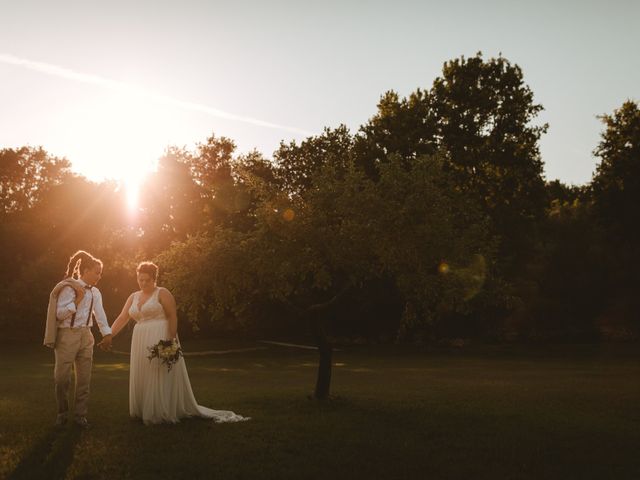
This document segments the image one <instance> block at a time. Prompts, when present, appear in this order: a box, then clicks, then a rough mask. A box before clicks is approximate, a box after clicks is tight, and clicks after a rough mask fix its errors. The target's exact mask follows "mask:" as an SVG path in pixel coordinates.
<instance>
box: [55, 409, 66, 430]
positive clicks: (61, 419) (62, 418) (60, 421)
mask: <svg viewBox="0 0 640 480" xmlns="http://www.w3.org/2000/svg"><path fill="white" fill-rule="evenodd" d="M66 423H67V414H66V412H65V413H59V414H58V416H57V417H56V423H55V426H56V427H62V426H63V425H66Z"/></svg>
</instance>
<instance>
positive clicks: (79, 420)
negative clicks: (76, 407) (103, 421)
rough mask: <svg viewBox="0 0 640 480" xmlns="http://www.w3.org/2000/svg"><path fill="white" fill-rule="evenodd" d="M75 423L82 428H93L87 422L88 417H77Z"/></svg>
mask: <svg viewBox="0 0 640 480" xmlns="http://www.w3.org/2000/svg"><path fill="white" fill-rule="evenodd" d="M74 421H75V424H76V425H78V426H79V427H80V428H89V427H90V426H91V425H89V422H88V421H87V417H82V416H79V415H76V418H75V420H74Z"/></svg>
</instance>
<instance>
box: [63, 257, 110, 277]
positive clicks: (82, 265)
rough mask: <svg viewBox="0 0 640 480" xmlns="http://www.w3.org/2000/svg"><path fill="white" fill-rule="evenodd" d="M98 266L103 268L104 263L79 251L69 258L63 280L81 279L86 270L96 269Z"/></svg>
mask: <svg viewBox="0 0 640 480" xmlns="http://www.w3.org/2000/svg"><path fill="white" fill-rule="evenodd" d="M96 265H100V266H102V261H101V260H98V259H97V258H95V257H94V256H93V255H91V254H90V253H89V252H85V251H84V250H78V251H77V252H76V253H74V254H73V255H71V257H69V263H68V264H67V271H66V272H64V277H63V278H69V277H71V278H76V279H77V278H80V276H81V275H82V274H83V273H84V272H85V271H86V270H90V269H92V268H95V266H96Z"/></svg>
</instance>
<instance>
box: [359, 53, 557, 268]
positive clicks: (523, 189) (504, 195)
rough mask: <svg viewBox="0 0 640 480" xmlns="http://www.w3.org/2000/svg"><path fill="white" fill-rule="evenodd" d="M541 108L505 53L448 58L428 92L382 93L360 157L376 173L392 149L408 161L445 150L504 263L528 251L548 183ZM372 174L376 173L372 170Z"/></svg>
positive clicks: (456, 183)
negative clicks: (485, 221) (485, 217)
mask: <svg viewBox="0 0 640 480" xmlns="http://www.w3.org/2000/svg"><path fill="white" fill-rule="evenodd" d="M541 109H542V106H541V105H538V104H536V103H535V102H534V100H533V93H532V91H531V89H530V88H529V87H528V86H527V85H526V84H525V83H524V80H523V74H522V70H521V69H520V68H519V67H518V66H517V65H513V64H511V62H509V61H508V60H507V59H505V58H503V57H498V58H491V59H489V60H485V59H484V58H483V57H482V55H481V54H480V53H478V54H477V55H476V56H474V57H471V58H464V57H462V58H459V59H455V60H451V61H449V62H446V63H445V64H444V66H443V71H442V75H441V76H440V77H438V78H436V79H435V80H434V82H433V85H432V87H431V89H429V90H420V89H418V90H416V91H415V92H414V93H412V94H411V95H410V96H409V97H408V98H400V97H399V96H398V95H397V93H395V92H388V93H386V94H385V95H384V96H383V97H382V99H381V101H380V103H379V105H378V112H377V114H376V115H375V116H374V117H373V118H372V119H371V120H370V121H369V122H368V123H367V124H366V125H364V126H363V127H362V128H361V130H360V133H359V136H358V139H357V142H356V143H357V150H358V161H359V163H360V164H362V165H363V166H364V168H365V170H366V171H368V172H375V171H376V170H377V168H378V165H380V164H381V163H384V162H385V161H386V159H388V158H389V154H392V153H395V154H398V155H400V157H401V158H402V159H403V161H404V163H405V164H410V163H411V162H412V161H413V160H414V159H415V158H417V157H418V156H419V155H421V154H431V153H433V152H435V151H440V152H444V154H445V156H446V161H445V168H446V169H447V170H448V171H449V172H450V173H451V181H452V185H451V188H459V189H463V190H465V191H466V192H468V193H469V194H470V195H473V196H474V198H475V199H476V201H477V202H478V204H479V205H480V206H481V207H482V209H483V210H484V211H485V212H486V213H487V214H488V215H489V216H490V218H491V219H492V223H493V228H494V230H495V232H496V233H497V234H498V235H499V236H500V237H501V239H502V248H501V254H500V259H501V264H502V265H503V267H512V266H514V265H517V264H518V262H519V259H518V256H519V257H520V259H522V258H526V257H527V256H529V255H530V250H531V247H532V241H531V240H532V239H533V238H534V236H533V235H532V234H533V233H534V232H535V227H536V225H537V222H538V221H539V220H540V219H541V218H543V215H544V208H545V188H544V181H543V165H542V161H541V159H540V154H539V149H538V141H539V139H540V136H541V135H542V134H543V133H544V132H545V130H546V126H545V125H536V124H535V123H534V120H535V118H536V116H537V114H538V113H539V112H540V110H541ZM374 176H375V174H374Z"/></svg>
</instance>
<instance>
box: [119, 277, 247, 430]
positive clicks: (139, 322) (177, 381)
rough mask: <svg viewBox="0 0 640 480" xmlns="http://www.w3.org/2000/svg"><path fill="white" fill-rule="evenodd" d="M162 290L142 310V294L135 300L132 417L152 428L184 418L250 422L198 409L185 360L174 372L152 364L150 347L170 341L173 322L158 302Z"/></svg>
mask: <svg viewBox="0 0 640 480" xmlns="http://www.w3.org/2000/svg"><path fill="white" fill-rule="evenodd" d="M159 291H160V290H159V288H157V287H156V289H155V291H154V292H153V293H152V294H151V297H150V298H149V299H148V300H147V301H146V302H145V303H144V304H142V305H141V306H140V305H139V303H138V302H139V301H140V292H136V293H135V294H134V296H133V304H132V305H131V308H130V309H129V315H130V316H131V318H133V319H134V320H135V321H136V325H135V327H134V329H133V336H132V338H131V368H130V373H129V414H130V415H131V416H132V417H136V418H141V419H142V421H143V422H144V423H145V424H146V425H148V424H154V423H177V422H179V421H180V419H181V418H184V417H204V418H211V419H213V420H214V421H215V422H241V421H244V420H249V418H247V417H243V416H241V415H237V414H235V413H233V412H230V411H227V410H212V409H210V408H206V407H202V406H200V405H198V403H197V402H196V399H195V397H194V395H193V390H192V389H191V382H190V381H189V375H188V374H187V367H186V365H185V362H184V357H181V358H180V360H178V362H177V363H176V364H174V365H173V367H172V368H171V370H170V371H168V370H167V366H166V365H164V364H162V362H161V361H160V360H158V359H157V358H154V359H153V360H149V358H148V355H149V351H148V350H147V347H151V346H153V345H156V344H157V343H158V342H159V341H160V340H167V338H168V337H167V335H168V327H169V322H168V320H167V317H166V315H165V313H164V309H163V308H162V305H161V304H160V302H159V301H158V292H159Z"/></svg>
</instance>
